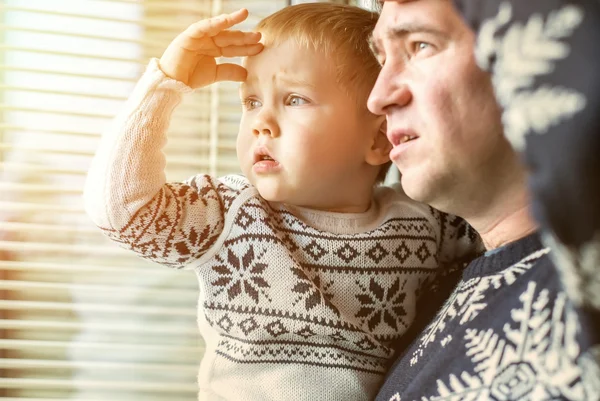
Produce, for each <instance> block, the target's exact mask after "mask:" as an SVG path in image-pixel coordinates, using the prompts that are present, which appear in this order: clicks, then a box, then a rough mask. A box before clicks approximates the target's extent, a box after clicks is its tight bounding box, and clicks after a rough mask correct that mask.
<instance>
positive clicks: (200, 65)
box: [159, 9, 263, 88]
mask: <svg viewBox="0 0 600 401" xmlns="http://www.w3.org/2000/svg"><path fill="white" fill-rule="evenodd" d="M247 17H248V10H246V9H241V10H238V11H236V12H233V13H231V14H223V15H220V16H217V17H213V18H209V19H205V20H202V21H198V22H195V23H193V24H192V25H190V26H189V27H188V28H187V29H186V30H185V31H183V32H182V33H180V34H179V35H178V36H177V37H176V38H175V39H174V40H173V41H172V42H171V44H169V46H168V47H167V49H166V50H165V52H164V53H163V55H162V57H161V58H160V62H159V64H160V68H161V69H162V70H163V72H164V73H165V74H166V75H167V76H169V77H171V78H173V79H176V80H177V81H180V82H183V83H184V84H186V85H188V86H189V87H191V88H201V87H203V86H207V85H210V84H212V83H214V82H218V81H244V80H245V79H246V69H245V68H244V67H242V66H240V65H237V64H229V63H224V64H217V62H216V60H215V58H216V57H220V56H225V57H242V56H252V55H255V54H258V53H260V51H261V50H262V48H263V45H262V44H261V43H258V41H259V40H260V33H258V32H242V31H228V30H226V29H228V28H231V27H232V26H234V25H236V24H239V23H240V22H242V21H244V20H245V19H246V18H247Z"/></svg>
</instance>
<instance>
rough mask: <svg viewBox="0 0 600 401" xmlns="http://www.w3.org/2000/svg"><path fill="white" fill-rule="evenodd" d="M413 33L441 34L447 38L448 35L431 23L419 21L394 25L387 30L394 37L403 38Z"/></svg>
mask: <svg viewBox="0 0 600 401" xmlns="http://www.w3.org/2000/svg"><path fill="white" fill-rule="evenodd" d="M412 33H428V34H430V35H435V36H439V37H441V38H445V37H447V36H448V35H447V34H446V33H445V32H444V31H442V30H440V29H437V28H434V27H433V26H431V25H424V24H418V23H406V24H402V25H397V26H393V27H391V28H388V30H387V32H386V34H387V35H388V36H389V37H393V38H403V37H405V36H407V35H410V34H412Z"/></svg>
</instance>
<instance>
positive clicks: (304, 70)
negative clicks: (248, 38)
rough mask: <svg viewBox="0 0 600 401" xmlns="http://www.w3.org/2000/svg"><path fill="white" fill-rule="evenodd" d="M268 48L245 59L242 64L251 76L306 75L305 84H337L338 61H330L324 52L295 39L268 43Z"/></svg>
mask: <svg viewBox="0 0 600 401" xmlns="http://www.w3.org/2000/svg"><path fill="white" fill-rule="evenodd" d="M264 45H265V47H264V49H263V51H262V52H261V53H259V54H257V55H255V56H248V57H244V58H243V59H242V61H241V63H242V66H243V67H245V68H246V69H247V70H248V75H249V76H257V75H264V73H273V72H277V73H281V74H286V73H294V74H298V75H303V76H304V77H305V80H314V81H321V80H323V79H326V80H330V81H331V80H333V81H337V75H336V63H335V62H334V58H333V57H331V56H330V57H327V55H326V54H325V53H324V52H323V51H319V50H316V49H314V48H312V47H311V46H309V45H306V44H304V43H301V42H299V41H296V40H293V39H289V40H285V41H278V42H271V41H266V43H264ZM265 70H266V71H265Z"/></svg>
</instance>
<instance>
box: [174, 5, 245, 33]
mask: <svg viewBox="0 0 600 401" xmlns="http://www.w3.org/2000/svg"><path fill="white" fill-rule="evenodd" d="M247 17H248V10H246V9H245V8H242V9H240V10H238V11H235V12H233V13H231V14H223V15H219V16H216V17H212V18H209V19H205V20H202V21H198V22H195V23H193V24H192V25H190V26H189V27H188V28H187V29H186V30H185V34H186V36H188V37H191V38H195V39H201V38H203V37H206V36H216V35H217V34H218V33H219V32H221V31H223V30H225V29H229V28H231V27H232V26H234V25H236V24H239V23H240V22H242V21H244V20H245V19H246V18H247Z"/></svg>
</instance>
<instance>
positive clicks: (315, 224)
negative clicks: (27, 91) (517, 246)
mask: <svg viewBox="0 0 600 401" xmlns="http://www.w3.org/2000/svg"><path fill="white" fill-rule="evenodd" d="M189 91H191V89H189V88H188V87H186V86H185V85H183V84H182V83H180V82H176V81H173V80H171V79H169V78H167V77H165V75H164V74H163V73H162V72H161V71H160V69H159V68H158V64H157V62H156V60H153V61H152V62H151V64H150V66H149V67H148V69H147V71H146V73H145V74H144V75H143V77H142V78H141V79H140V81H139V83H138V84H137V86H136V88H135V89H134V92H133V94H132V95H131V97H130V99H129V100H128V102H127V105H126V107H125V109H124V110H123V112H122V113H121V114H120V115H119V116H118V117H117V119H116V120H115V122H114V124H113V126H112V127H111V129H110V130H108V131H107V132H106V134H105V135H104V136H103V138H102V140H101V143H100V147H99V150H98V152H97V155H96V157H95V158H94V161H93V163H92V167H91V169H90V172H89V175H88V179H87V182H86V188H85V203H86V210H87V212H88V213H89V215H90V216H91V218H92V219H93V221H94V222H95V223H96V224H97V225H98V226H99V227H100V228H101V229H102V230H103V231H104V232H105V233H106V234H107V235H108V236H109V237H110V238H112V239H113V240H115V241H116V242H118V243H120V244H122V245H123V246H125V247H126V248H129V249H131V250H133V251H135V252H136V253H138V254H139V255H140V256H142V257H144V258H146V259H149V260H152V261H155V262H158V263H161V264H163V265H166V266H170V267H173V268H187V269H192V270H194V271H195V273H196V275H197V277H198V280H199V285H200V296H199V303H198V305H199V311H198V312H199V313H198V326H199V329H200V332H201V334H202V336H203V337H204V339H205V341H206V354H205V356H204V358H203V360H202V363H201V367H200V373H199V377H198V381H199V387H200V395H199V398H200V399H206V400H235V401H240V400H256V401H258V400H260V401H266V400H273V401H275V400H277V401H280V400H287V399H293V400H307V401H314V400H329V401H340V400H344V401H353V400H357V401H358V400H370V399H372V398H373V397H374V396H375V394H376V392H377V390H378V387H379V385H380V383H381V381H382V379H383V377H384V374H385V372H386V370H387V368H388V367H389V363H390V362H391V358H392V356H393V354H394V351H395V350H394V349H393V344H394V343H395V342H396V341H397V340H398V338H399V337H400V336H402V335H403V334H404V333H405V332H406V330H407V328H408V327H409V326H410V325H411V322H412V321H413V320H414V318H415V304H416V299H417V297H418V296H419V294H420V292H421V291H422V289H423V286H424V285H425V284H426V283H428V282H430V281H431V280H432V279H433V278H434V277H435V276H436V275H438V274H439V273H440V271H441V268H440V267H439V266H440V265H444V263H446V262H450V261H452V260H455V259H456V258H460V257H462V256H464V255H466V254H467V253H469V252H471V251H473V250H474V249H476V248H477V247H478V246H479V244H478V242H477V240H476V237H475V235H474V233H473V231H472V230H470V228H469V227H468V226H467V225H466V224H465V223H464V222H463V221H462V220H460V219H457V218H454V217H451V216H448V215H445V214H442V213H439V212H437V211H435V210H433V209H431V208H429V207H427V206H424V205H421V204H418V203H415V202H413V201H411V200H409V199H408V198H407V197H406V196H405V195H404V194H403V193H402V191H400V190H399V188H386V187H382V188H378V189H376V191H375V193H374V197H373V202H372V206H371V208H370V209H369V210H368V211H367V212H365V213H361V214H339V213H328V212H319V211H313V210H309V209H305V208H298V207H294V206H291V205H286V204H281V203H270V202H267V201H265V200H264V199H262V198H261V197H260V196H259V194H258V192H257V190H256V189H255V188H253V187H252V186H251V185H250V184H249V183H248V182H247V181H246V180H245V179H244V178H243V177H241V176H228V177H225V178H222V179H216V178H214V177H210V176H208V175H203V174H200V175H197V176H195V177H192V178H191V179H189V180H188V181H186V182H183V183H166V182H165V175H164V171H163V170H164V166H165V157H164V155H163V153H162V151H161V149H162V147H163V145H164V144H165V142H166V135H165V132H166V129H167V126H168V124H169V120H170V117H171V114H172V112H173V110H174V108H175V107H176V106H177V104H178V103H179V102H180V100H181V97H182V95H183V93H185V92H189Z"/></svg>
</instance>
